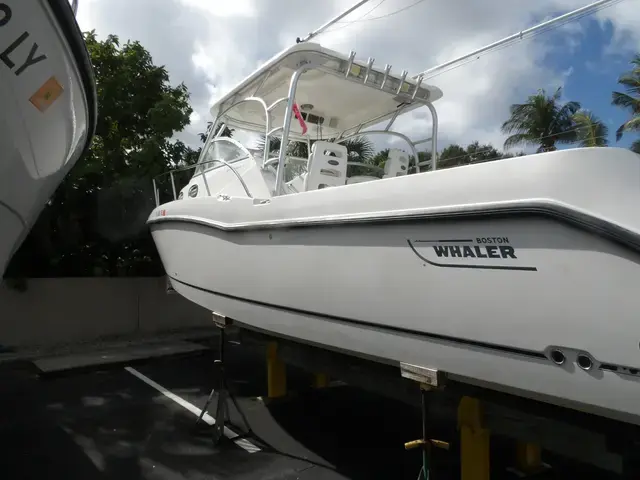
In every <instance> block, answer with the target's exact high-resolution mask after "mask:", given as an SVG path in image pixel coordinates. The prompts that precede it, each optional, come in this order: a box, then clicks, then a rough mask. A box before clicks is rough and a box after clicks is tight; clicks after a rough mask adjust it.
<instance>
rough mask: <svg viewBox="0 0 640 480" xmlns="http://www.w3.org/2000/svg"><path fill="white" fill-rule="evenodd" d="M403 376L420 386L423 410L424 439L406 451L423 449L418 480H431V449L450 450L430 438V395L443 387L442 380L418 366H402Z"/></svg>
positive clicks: (408, 447)
mask: <svg viewBox="0 0 640 480" xmlns="http://www.w3.org/2000/svg"><path fill="white" fill-rule="evenodd" d="M400 371H401V375H402V376H403V377H405V378H408V379H410V380H413V381H415V382H418V384H419V385H420V395H421V410H422V438H420V439H418V440H413V441H411V442H406V443H405V444H404V448H405V450H413V449H414V448H418V447H421V448H422V468H421V469H420V474H419V475H418V480H429V478H430V465H431V447H436V448H442V449H444V450H449V443H447V442H444V441H442V440H435V439H432V438H428V435H427V431H428V423H427V421H428V418H429V398H428V393H429V392H430V391H432V390H435V389H437V388H438V387H439V386H441V385H440V384H441V382H442V378H441V376H440V375H439V374H438V371H437V370H434V369H430V368H425V367H420V366H417V365H409V364H406V363H402V364H400Z"/></svg>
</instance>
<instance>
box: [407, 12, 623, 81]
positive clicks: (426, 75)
mask: <svg viewBox="0 0 640 480" xmlns="http://www.w3.org/2000/svg"><path fill="white" fill-rule="evenodd" d="M618 1H621V0H599V1H597V2H594V3H591V4H589V5H587V6H585V7H581V8H578V9H577V10H573V11H572V12H569V13H565V14H564V15H560V16H559V17H556V18H552V19H551V20H547V21H546V22H542V23H540V24H538V25H536V26H535V27H531V28H527V29H526V30H522V31H521V32H518V33H514V34H513V35H510V36H508V37H505V38H503V39H502V40H498V41H497V42H493V43H491V44H489V45H487V46H485V47H482V48H479V49H477V50H474V51H473V52H470V53H467V54H466V55H463V56H461V57H458V58H455V59H453V60H450V61H448V62H445V63H443V64H441V65H437V66H435V67H432V68H429V69H428V70H425V71H424V72H422V73H419V74H417V75H414V76H413V77H412V78H413V79H417V78H418V77H420V76H422V77H423V78H429V77H431V76H433V75H432V74H433V73H434V72H437V71H438V70H443V69H445V68H447V67H450V66H451V65H454V64H456V63H459V62H462V61H464V60H467V59H469V58H471V57H474V56H476V55H479V54H481V53H485V52H487V51H489V50H492V49H494V48H496V47H500V46H502V45H504V44H505V43H509V42H510V41H512V40H516V39H520V40H522V39H523V37H524V36H526V35H529V34H531V33H534V32H536V31H538V30H540V29H542V28H545V27H548V26H549V25H552V24H554V23H557V22H561V21H563V20H568V19H570V18H573V17H575V16H577V15H580V14H584V13H586V12H589V11H591V10H593V9H596V8H597V7H601V6H603V5H605V4H607V3H611V2H618Z"/></svg>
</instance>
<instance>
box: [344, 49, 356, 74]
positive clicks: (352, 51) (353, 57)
mask: <svg viewBox="0 0 640 480" xmlns="http://www.w3.org/2000/svg"><path fill="white" fill-rule="evenodd" d="M355 58H356V52H355V51H354V50H351V51H350V52H349V63H348V64H347V72H346V73H345V75H344V76H345V78H346V77H348V76H349V73H351V66H352V65H353V60H354V59H355Z"/></svg>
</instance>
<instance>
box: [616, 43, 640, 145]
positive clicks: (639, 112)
mask: <svg viewBox="0 0 640 480" xmlns="http://www.w3.org/2000/svg"><path fill="white" fill-rule="evenodd" d="M630 63H631V70H630V71H628V72H625V73H623V74H622V75H621V76H620V77H619V78H618V83H619V84H620V85H622V86H623V87H624V89H625V92H613V94H612V96H611V103H612V104H613V105H615V106H617V107H620V108H623V109H625V110H626V111H627V112H629V114H630V118H629V120H627V121H626V122H624V123H623V124H622V125H620V127H619V128H618V130H617V131H616V140H620V139H621V138H622V135H623V134H624V133H625V132H629V133H631V132H635V133H640V53H638V54H636V55H635V56H634V57H633V59H632V60H631V62H630ZM631 150H633V151H634V152H636V153H640V139H639V140H636V141H635V142H633V144H632V145H631Z"/></svg>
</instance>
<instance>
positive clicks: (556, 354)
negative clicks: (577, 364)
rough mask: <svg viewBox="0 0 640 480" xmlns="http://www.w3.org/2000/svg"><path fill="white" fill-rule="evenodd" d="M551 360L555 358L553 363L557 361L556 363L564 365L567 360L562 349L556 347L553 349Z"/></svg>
mask: <svg viewBox="0 0 640 480" xmlns="http://www.w3.org/2000/svg"><path fill="white" fill-rule="evenodd" d="M551 360H553V363H555V364H556V365H562V364H563V363H564V361H565V360H566V357H565V356H564V353H562V352H561V351H560V350H555V349H554V350H551Z"/></svg>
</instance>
